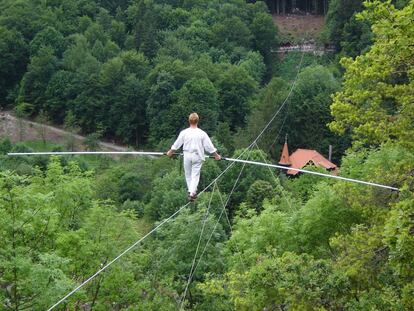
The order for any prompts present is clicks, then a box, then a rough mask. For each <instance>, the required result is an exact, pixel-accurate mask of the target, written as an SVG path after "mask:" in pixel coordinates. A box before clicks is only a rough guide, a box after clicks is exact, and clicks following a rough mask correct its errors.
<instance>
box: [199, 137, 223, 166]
mask: <svg viewBox="0 0 414 311" xmlns="http://www.w3.org/2000/svg"><path fill="white" fill-rule="evenodd" d="M203 145H204V149H205V150H206V151H207V152H208V153H210V154H212V155H213V156H214V159H215V160H217V161H219V160H221V156H220V155H219V154H218V152H217V149H216V147H214V145H213V143H212V142H211V139H210V137H208V135H207V134H206V135H205V137H204V140H203Z"/></svg>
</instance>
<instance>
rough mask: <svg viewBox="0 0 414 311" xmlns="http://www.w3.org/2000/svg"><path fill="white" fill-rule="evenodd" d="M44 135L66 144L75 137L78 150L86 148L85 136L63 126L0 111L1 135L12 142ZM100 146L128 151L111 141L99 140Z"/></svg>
mask: <svg viewBox="0 0 414 311" xmlns="http://www.w3.org/2000/svg"><path fill="white" fill-rule="evenodd" d="M42 136H44V137H45V138H46V140H47V141H48V142H53V143H56V144H62V145H64V144H65V142H66V141H67V140H68V137H71V139H74V141H75V146H76V150H85V146H84V144H83V142H84V140H85V136H81V135H78V134H73V133H70V132H68V131H65V130H63V129H61V128H58V127H54V126H51V125H46V124H40V123H37V122H33V121H29V120H23V119H18V118H16V117H15V116H14V115H13V114H11V113H10V112H7V111H6V112H0V137H1V138H5V137H8V138H9V139H10V140H11V141H12V142H19V141H21V140H23V141H24V140H26V141H27V140H29V141H35V140H42ZM99 146H100V147H101V149H102V150H105V151H128V148H127V147H125V146H121V145H117V144H113V143H109V142H102V141H101V142H99Z"/></svg>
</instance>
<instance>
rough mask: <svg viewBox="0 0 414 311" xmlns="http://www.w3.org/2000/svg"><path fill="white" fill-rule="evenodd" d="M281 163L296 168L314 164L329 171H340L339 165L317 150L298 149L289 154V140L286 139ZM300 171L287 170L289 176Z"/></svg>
mask: <svg viewBox="0 0 414 311" xmlns="http://www.w3.org/2000/svg"><path fill="white" fill-rule="evenodd" d="M279 165H282V166H286V167H291V168H295V169H302V168H304V167H305V166H307V165H314V166H316V167H322V168H324V169H326V170H328V171H331V172H332V173H333V174H337V172H338V166H337V165H335V164H334V163H332V162H331V161H329V160H328V159H326V158H325V157H324V156H323V155H321V154H320V153H319V152H317V151H316V150H312V149H297V150H296V151H295V152H293V153H292V154H291V155H289V148H288V144H287V141H285V144H284V146H283V149H282V154H281V156H280V161H279ZM298 173H299V172H298V171H295V170H286V175H288V176H295V175H297V174H298Z"/></svg>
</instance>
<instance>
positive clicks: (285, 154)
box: [279, 142, 292, 166]
mask: <svg viewBox="0 0 414 311" xmlns="http://www.w3.org/2000/svg"><path fill="white" fill-rule="evenodd" d="M279 164H280V165H285V166H290V165H291V164H292V163H290V159H289V149H288V145H287V143H286V142H285V145H284V146H283V150H282V155H281V156H280V161H279Z"/></svg>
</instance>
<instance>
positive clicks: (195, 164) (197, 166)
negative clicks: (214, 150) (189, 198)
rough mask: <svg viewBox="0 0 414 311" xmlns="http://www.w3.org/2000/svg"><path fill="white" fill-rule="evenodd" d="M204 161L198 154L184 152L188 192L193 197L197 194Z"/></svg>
mask: <svg viewBox="0 0 414 311" xmlns="http://www.w3.org/2000/svg"><path fill="white" fill-rule="evenodd" d="M202 165H203V161H202V160H201V159H200V156H199V155H198V154H196V153H191V152H184V172H185V180H186V182H187V189H188V192H189V193H190V194H191V195H193V194H196V193H197V187H198V183H199V182H200V171H201V166H202Z"/></svg>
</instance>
